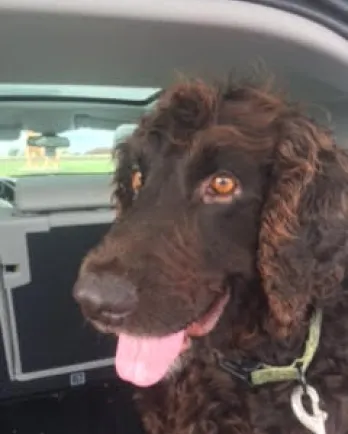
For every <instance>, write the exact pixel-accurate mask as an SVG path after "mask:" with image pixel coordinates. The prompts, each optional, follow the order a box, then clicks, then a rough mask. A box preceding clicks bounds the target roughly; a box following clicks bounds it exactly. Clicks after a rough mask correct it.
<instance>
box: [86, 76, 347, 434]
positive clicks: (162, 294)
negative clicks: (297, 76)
mask: <svg viewBox="0 0 348 434" xmlns="http://www.w3.org/2000/svg"><path fill="white" fill-rule="evenodd" d="M116 154H117V159H118V168H117V171H116V173H115V197H116V199H117V203H118V205H119V213H120V215H119V217H118V218H117V220H116V221H115V223H114V225H113V227H112V229H111V230H110V232H109V233H108V234H107V235H106V237H105V239H104V240H103V241H102V242H101V243H100V245H99V246H97V247H96V248H95V249H93V250H92V251H91V252H90V253H89V254H88V255H87V257H86V258H85V260H84V262H83V265H82V267H81V273H80V279H81V278H82V277H81V276H83V275H85V274H86V273H94V274H100V273H103V272H108V273H111V274H114V275H118V276H120V275H121V276H124V277H127V279H129V280H130V281H131V282H132V283H133V284H134V285H135V286H136V287H137V288H138V289H139V303H138V308H137V309H136V311H135V312H134V313H133V314H132V315H130V316H129V317H127V319H126V320H125V322H124V324H123V325H122V327H121V329H122V331H126V332H130V333H133V334H134V333H135V334H139V335H142V334H144V335H146V334H150V335H157V336H162V335H166V334H169V333H172V332H174V331H177V330H180V329H182V328H183V327H186V326H187V324H189V323H191V322H192V321H194V320H196V319H197V318H199V317H200V316H201V315H202V314H204V312H205V311H206V310H207V309H208V308H209V306H211V304H212V303H214V301H215V300H216V299H217V298H218V297H220V296H221V295H222V294H223V293H224V291H226V290H228V292H229V294H230V299H229V302H228V304H227V306H226V308H225V311H224V313H223V315H222V317H221V318H220V321H219V322H218V324H217V326H216V327H215V328H214V330H213V331H212V332H211V333H210V334H209V335H208V336H205V337H201V338H197V339H195V340H194V345H193V347H192V348H191V350H190V351H189V352H188V354H187V355H186V356H184V357H183V358H182V360H181V361H179V362H178V363H181V364H182V367H181V369H180V370H178V371H177V372H174V373H173V374H172V375H170V376H169V377H168V378H166V379H164V380H163V381H162V382H161V383H159V384H157V385H155V386H153V387H150V388H148V389H144V390H139V392H138V393H137V403H138V405H139V409H140V412H141V415H142V416H143V421H144V426H145V428H146V430H147V432H148V433H149V434H233V433H238V434H249V433H255V434H256V433H257V434H261V433H267V434H280V433H284V434H285V433H286V434H290V433H296V434H299V433H307V432H308V431H307V430H306V429H305V428H304V427H303V426H302V425H301V424H300V423H299V422H298V421H297V419H296V418H295V417H294V415H293V413H292V411H291V406H290V394H291V391H292V389H293V387H294V384H293V383H291V382H285V383H279V384H272V385H270V384H269V385H264V386H260V387H257V388H250V387H249V386H247V385H245V384H244V383H242V382H241V381H239V380H237V379H235V378H232V377H231V376H229V375H228V374H226V373H225V372H222V371H221V370H220V368H219V367H218V366H217V364H216V360H215V357H214V352H215V351H216V350H217V351H219V352H220V353H222V354H223V355H224V356H225V357H227V358H228V359H231V360H235V361H238V360H243V359H244V358H246V359H248V360H249V359H252V360H254V359H256V360H259V361H262V362H265V363H270V364H274V365H288V364H290V363H291V362H292V361H293V360H294V359H295V358H297V357H299V356H301V355H302V353H303V346H304V342H305V341H306V336H307V333H308V321H309V318H310V315H311V313H312V311H313V309H314V308H318V307H319V308H322V309H323V328H322V336H321V340H320V344H319V348H318V351H317V353H316V355H315V358H314V360H313V362H312V364H311V366H310V368H309V371H308V381H309V383H310V384H312V385H313V386H315V387H316V389H317V390H318V392H319V394H320V397H321V400H322V407H323V408H324V409H325V410H327V411H328V414H329V419H328V421H327V425H326V427H327V433H332V434H333V433H335V434H339V433H348V318H347V315H348V301H347V289H346V285H345V279H346V269H347V264H348V255H347V253H348V157H347V154H346V153H345V152H344V151H343V150H341V149H339V148H338V147H337V146H336V144H335V142H334V140H333V137H332V135H331V133H330V132H329V131H327V130H326V129H325V128H323V127H321V126H319V125H317V123H316V122H315V121H313V120H312V119H310V118H309V117H307V116H306V115H305V114H304V113H303V111H302V110H301V109H300V108H299V107H298V106H297V105H295V104H291V103H289V102H287V101H286V100H285V98H283V97H281V96H279V95H278V94H276V93H275V92H271V91H270V90H269V89H267V88H263V87H262V86H256V85H253V84H246V85H243V84H241V85H228V86H227V87H218V86H211V85H208V84H206V83H204V82H202V81H200V80H196V81H184V82H181V83H179V84H176V85H174V86H173V87H172V88H170V89H169V90H168V91H166V92H164V93H163V95H162V96H161V97H160V99H159V101H158V104H157V106H156V108H155V109H154V110H153V111H152V112H151V113H149V114H147V115H146V116H144V118H143V119H142V120H141V122H140V124H139V126H138V128H137V129H136V131H135V132H134V134H133V135H132V136H131V137H130V139H129V140H127V142H126V143H124V144H122V145H121V146H120V147H118V148H117V150H116ZM134 170H135V171H140V172H141V174H142V177H143V179H142V187H141V188H140V190H139V192H137V194H135V193H136V192H135V191H134V189H133V188H132V173H133V172H134ZM220 171H224V172H228V173H232V174H233V176H234V177H235V178H236V179H237V180H238V184H239V186H240V188H241V192H240V195H239V196H238V197H235V198H233V200H231V201H230V202H228V203H209V204H207V203H204V201H203V199H202V185H205V184H204V182H206V180H207V179H209V177H210V176H212V175H213V174H214V173H220ZM110 290H112V288H111V289H110ZM96 291H97V289H96Z"/></svg>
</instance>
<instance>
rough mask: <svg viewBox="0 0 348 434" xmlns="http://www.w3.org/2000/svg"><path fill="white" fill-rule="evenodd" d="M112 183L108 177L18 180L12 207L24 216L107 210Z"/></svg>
mask: <svg viewBox="0 0 348 434" xmlns="http://www.w3.org/2000/svg"><path fill="white" fill-rule="evenodd" d="M111 180H112V175H111V174H88V175H87V174H78V175H76V174H67V175H65V174H64V175H61V174H59V175H44V176H43V175H35V176H24V177H20V178H18V180H17V183H16V190H15V201H14V207H15V209H16V211H20V212H23V213H24V212H49V211H68V210H79V209H81V210H82V209H83V210H88V209H89V210H90V209H95V208H110V207H111V193H112V186H111Z"/></svg>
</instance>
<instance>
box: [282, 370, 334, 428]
mask: <svg viewBox="0 0 348 434" xmlns="http://www.w3.org/2000/svg"><path fill="white" fill-rule="evenodd" d="M299 374H300V375H299V380H300V383H301V384H300V385H299V386H297V387H295V389H294V390H293V391H292V394H291V407H292V411H293V412H294V414H295V416H296V417H297V419H298V420H299V422H300V423H302V425H303V426H305V427H306V428H307V429H309V430H310V431H311V432H312V433H313V434H326V429H325V422H326V420H327V418H328V414H327V413H326V412H325V411H323V410H322V409H321V408H320V407H319V403H320V399H319V395H318V392H317V391H316V390H315V388H314V387H312V386H310V385H309V384H307V382H306V380H305V377H304V373H303V370H302V369H301V368H299ZM304 397H308V398H309V401H310V405H311V408H312V414H310V413H308V411H307V410H306V409H305V407H304V405H303V398H304Z"/></svg>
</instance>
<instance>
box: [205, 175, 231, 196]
mask: <svg viewBox="0 0 348 434" xmlns="http://www.w3.org/2000/svg"><path fill="white" fill-rule="evenodd" d="M236 185H237V183H236V180H235V179H234V178H233V177H232V176H228V175H219V176H215V177H214V178H212V180H211V181H210V188H211V190H212V192H213V193H215V194H218V195H228V194H232V193H233V192H234V190H235V188H236Z"/></svg>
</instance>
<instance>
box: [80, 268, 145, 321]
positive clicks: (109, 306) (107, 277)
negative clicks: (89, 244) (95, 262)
mask: <svg viewBox="0 0 348 434" xmlns="http://www.w3.org/2000/svg"><path fill="white" fill-rule="evenodd" d="M74 297H75V300H76V301H77V302H78V303H79V304H80V306H81V308H82V311H83V313H84V314H85V315H86V316H87V317H88V318H90V319H92V320H93V319H96V320H101V321H105V322H108V323H117V322H119V321H122V319H124V318H125V317H126V316H128V315H129V314H130V313H132V312H133V311H134V309H135V308H136V305H137V303H138V296H137V291H136V287H135V286H134V285H133V284H132V283H130V282H129V281H128V280H126V279H124V278H122V277H118V276H115V275H113V274H110V273H103V274H93V273H87V274H85V275H83V276H81V278H80V279H79V280H78V281H77V282H76V284H75V287H74Z"/></svg>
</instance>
